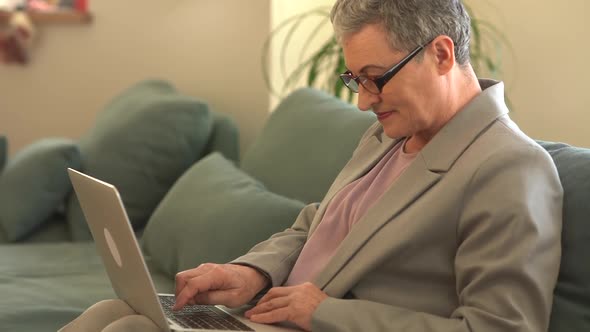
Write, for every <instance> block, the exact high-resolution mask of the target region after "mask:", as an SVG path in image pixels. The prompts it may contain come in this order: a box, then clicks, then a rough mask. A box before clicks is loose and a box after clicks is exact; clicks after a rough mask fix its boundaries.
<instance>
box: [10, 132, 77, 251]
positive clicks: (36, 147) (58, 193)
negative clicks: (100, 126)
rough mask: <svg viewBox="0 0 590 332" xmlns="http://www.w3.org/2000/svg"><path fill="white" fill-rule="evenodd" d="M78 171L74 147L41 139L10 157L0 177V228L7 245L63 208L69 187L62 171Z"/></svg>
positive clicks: (65, 175) (68, 180)
mask: <svg viewBox="0 0 590 332" xmlns="http://www.w3.org/2000/svg"><path fill="white" fill-rule="evenodd" d="M68 167H72V168H75V169H79V168H80V152H79V150H78V147H77V145H76V144H75V143H74V142H72V141H70V140H67V139H59V138H55V139H44V140H41V141H38V142H35V143H33V144H31V145H29V146H27V147H25V148H23V149H22V150H20V151H19V152H18V153H17V154H16V155H14V157H12V158H11V159H10V160H9V161H8V163H7V165H6V169H5V170H4V172H3V173H2V175H1V176H0V225H1V227H2V229H3V231H4V235H5V236H6V238H7V240H8V241H18V240H21V239H23V238H24V237H26V236H27V235H29V234H30V233H31V232H32V231H33V230H35V229H36V228H37V227H39V226H40V225H41V224H42V223H43V222H44V221H46V219H48V218H49V217H50V216H51V215H52V214H53V213H54V212H55V211H57V209H58V208H59V207H60V206H62V205H63V202H64V200H65V198H66V196H67V194H68V193H69V192H70V191H71V189H72V185H71V183H70V179H69V178H68V174H67V172H66V168H68Z"/></svg>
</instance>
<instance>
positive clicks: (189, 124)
mask: <svg viewBox="0 0 590 332" xmlns="http://www.w3.org/2000/svg"><path fill="white" fill-rule="evenodd" d="M210 131H211V115H210V112H209V109H208V106H207V105H206V104H205V103H203V102H201V101H198V100H196V99H194V98H191V97H187V96H184V95H181V94H179V93H178V92H176V91H175V89H174V87H173V86H172V85H170V84H169V83H167V82H164V81H157V80H149V81H144V82H141V83H139V84H136V85H135V86H133V87H131V88H129V89H127V90H125V91H124V92H122V93H121V94H120V95H119V96H117V97H115V98H114V99H113V101H112V102H111V103H110V104H108V105H107V106H106V108H105V109H104V110H103V111H102V112H101V113H100V114H99V116H98V118H97V120H96V125H95V126H94V128H92V129H91V130H90V132H89V133H88V134H87V135H86V136H84V137H83V138H82V139H81V141H80V150H81V153H82V158H83V163H82V166H83V171H84V172H85V173H87V174H89V175H92V176H94V177H96V178H98V179H101V180H103V181H106V182H109V183H111V184H113V185H115V186H116V187H117V189H118V190H119V192H120V194H121V196H122V198H123V201H124V203H125V207H126V209H127V213H128V215H129V219H130V220H131V223H132V225H133V227H134V228H135V229H140V228H142V226H143V225H144V224H145V223H146V222H147V220H148V218H149V216H150V215H151V214H152V212H153V210H154V209H155V207H156V206H157V204H158V202H159V201H160V200H161V199H162V198H163V197H164V195H165V194H166V192H167V191H168V189H169V188H170V186H171V185H172V184H173V183H174V181H176V179H177V178H178V177H179V176H180V175H181V174H182V173H183V172H184V171H185V170H186V169H187V168H188V167H189V166H190V165H192V164H193V163H194V162H195V161H196V160H197V159H199V158H200V157H201V155H202V152H203V150H204V148H205V145H206V144H207V140H208V138H209V134H210ZM68 222H69V224H70V228H71V232H72V236H73V239H74V240H88V239H91V235H90V232H89V229H88V226H87V225H86V221H85V219H84V215H83V213H82V211H81V208H80V206H79V204H78V202H77V199H76V197H75V195H71V198H70V202H69V204H68Z"/></svg>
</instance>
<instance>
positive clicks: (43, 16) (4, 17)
mask: <svg viewBox="0 0 590 332" xmlns="http://www.w3.org/2000/svg"><path fill="white" fill-rule="evenodd" d="M27 14H28V15H29V17H31V20H32V21H33V23H34V24H48V23H49V24H52V23H78V24H84V23H90V22H92V14H90V13H82V12H77V11H73V10H60V11H54V12H39V11H28V12H27ZM10 15H11V13H10V12H7V11H3V10H0V24H4V23H7V22H8V20H9V18H10Z"/></svg>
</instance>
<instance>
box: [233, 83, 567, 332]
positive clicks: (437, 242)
mask: <svg viewBox="0 0 590 332" xmlns="http://www.w3.org/2000/svg"><path fill="white" fill-rule="evenodd" d="M480 84H481V85H482V88H485V90H484V91H483V92H482V93H481V94H480V95H478V97H476V98H475V99H474V100H473V101H472V102H471V103H470V104H469V105H468V106H467V107H466V108H465V109H463V110H462V111H461V112H459V113H458V114H457V115H456V116H455V117H454V118H453V119H452V120H451V121H450V122H449V123H447V125H446V126H445V127H444V128H442V130H441V131H440V132H439V133H438V134H437V135H436V136H435V137H434V138H433V139H432V140H431V141H430V142H429V143H428V144H427V145H426V146H425V147H424V148H423V149H422V151H421V152H420V153H419V154H418V156H417V158H416V159H415V160H414V162H413V163H412V164H411V165H410V166H409V167H408V168H407V169H406V171H405V172H404V173H403V174H402V175H401V176H400V177H399V178H398V179H397V181H396V182H395V183H394V184H393V185H392V186H391V188H390V189H389V190H388V191H387V192H386V193H385V194H384V195H383V196H382V198H381V199H379V200H378V201H377V202H376V203H375V204H374V205H373V207H372V208H371V209H370V210H369V211H368V212H367V214H366V215H365V216H364V217H363V218H362V219H361V220H359V222H358V223H357V224H356V225H355V226H354V227H353V229H352V230H351V232H350V234H349V235H348V236H347V237H346V238H345V239H344V241H343V242H342V243H341V245H340V247H339V249H338V251H337V253H336V254H335V256H334V257H333V258H332V260H331V261H330V262H329V263H328V264H327V265H326V267H325V269H324V270H323V271H322V272H321V273H320V274H319V275H318V277H317V278H316V279H315V280H314V283H315V284H316V285H317V286H318V287H319V288H321V289H322V290H323V291H324V292H326V293H327V294H328V295H329V296H330V298H328V299H327V300H325V301H323V302H322V303H321V304H320V306H319V307H318V309H317V310H316V311H315V313H314V315H313V321H312V327H313V331H411V332H414V331H415V332H419V331H420V332H422V331H440V332H447V331H449V332H450V331H477V332H480V331H483V332H490V331H502V332H511V331H535V332H537V331H546V330H547V327H548V322H549V315H550V311H551V303H552V293H553V288H554V286H555V283H556V279H557V273H558V269H559V261H560V253H561V249H560V248H561V246H560V233H561V215H562V212H561V205H562V195H563V192H562V188H561V184H560V182H559V178H558V175H557V171H556V169H555V166H554V164H553V162H552V159H551V157H550V156H549V155H548V154H547V153H546V152H545V150H543V149H542V148H541V147H540V146H538V145H537V144H536V143H535V142H534V141H533V140H531V139H530V138H528V137H527V136H526V135H525V134H523V133H522V132H521V131H520V130H519V129H518V127H517V126H516V125H515V124H514V123H513V122H512V121H511V120H510V118H509V117H508V115H507V113H508V110H507V108H506V106H505V104H504V87H503V84H502V83H497V82H493V81H483V80H482V81H481V82H480ZM395 143H396V140H392V139H390V138H388V137H387V136H386V135H385V134H384V133H383V128H382V127H381V125H380V124H379V123H375V125H373V126H372V127H370V128H369V129H368V131H367V132H366V133H365V135H364V136H363V138H362V139H361V141H360V143H359V145H358V147H357V149H356V150H355V151H354V153H353V156H352V158H351V160H350V161H349V162H348V164H347V165H346V166H345V167H344V169H343V170H342V172H341V173H340V174H339V175H338V177H337V178H336V180H335V181H334V183H333V185H332V186H331V188H330V189H329V191H328V193H327V194H326V197H325V198H324V200H323V201H322V202H321V204H312V205H309V206H307V207H306V208H304V210H303V211H302V212H301V214H300V215H299V217H298V218H297V220H296V221H295V224H294V225H293V226H292V228H290V229H287V230H286V231H284V232H281V233H279V234H276V235H274V236H273V237H271V238H270V239H269V240H267V241H265V242H263V243H261V244H259V245H257V246H256V247H254V248H253V249H252V250H251V251H250V252H249V253H248V254H246V255H245V256H242V257H240V258H239V259H238V260H236V262H239V263H242V264H249V265H252V266H255V267H257V268H258V269H260V270H262V271H264V272H266V273H267V274H268V275H269V276H270V278H271V280H272V284H273V285H274V286H279V285H281V284H282V283H283V282H285V280H286V279H287V277H288V275H289V272H290V271H291V268H292V267H293V265H294V264H295V261H296V259H297V257H298V255H299V253H300V251H301V248H302V246H303V245H304V243H305V241H306V239H307V237H308V236H309V234H311V233H313V231H314V230H315V229H316V227H317V225H318V224H319V223H320V222H321V220H322V216H323V215H324V212H325V211H326V207H327V206H328V204H329V203H330V201H331V199H332V198H333V197H334V196H335V195H336V193H337V192H338V191H339V190H340V189H342V188H343V187H344V186H346V185H347V184H349V183H351V182H352V181H354V180H356V179H358V178H359V177H361V176H363V175H364V174H366V173H367V172H368V171H369V170H370V169H371V167H373V166H374V165H375V164H376V163H377V162H378V161H379V160H380V158H381V157H382V156H383V155H384V154H385V153H386V152H387V151H388V150H389V149H390V148H391V147H392V146H393V145H394V144H395ZM310 148H313V147H310ZM335 148H337V147H335Z"/></svg>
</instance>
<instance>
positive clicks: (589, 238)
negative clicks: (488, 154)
mask: <svg viewBox="0 0 590 332" xmlns="http://www.w3.org/2000/svg"><path fill="white" fill-rule="evenodd" d="M539 143H540V144H541V146H543V147H544V148H545V149H546V150H547V151H548V152H549V153H550V154H551V156H552V157H553V160H554V161H555V165H556V167H557V171H558V172H559V178H560V180H561V184H562V186H563V190H564V197H563V230H562V257H561V266H560V269H559V277H558V280H557V286H556V288H555V298H554V301H553V309H552V313H551V323H550V328H549V331H553V332H564V331H572V332H574V331H590V264H589V263H588V260H587V254H588V253H590V204H589V202H590V149H583V148H577V147H572V146H569V145H567V144H563V143H552V142H542V141H539Z"/></svg>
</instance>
